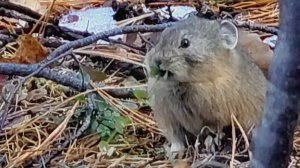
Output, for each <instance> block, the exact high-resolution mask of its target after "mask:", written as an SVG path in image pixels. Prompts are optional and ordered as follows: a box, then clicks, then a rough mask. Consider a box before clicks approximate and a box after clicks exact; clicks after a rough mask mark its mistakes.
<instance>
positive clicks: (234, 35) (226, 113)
mask: <svg viewBox="0 0 300 168" xmlns="http://www.w3.org/2000/svg"><path fill="white" fill-rule="evenodd" d="M145 64H146V65H147V66H146V71H147V74H148V76H149V78H148V92H149V96H150V105H151V107H152V108H153V111H154V117H155V119H156V121H157V122H158V124H159V127H160V128H161V129H162V130H163V131H164V134H165V135H166V137H167V139H168V140H169V141H170V142H171V151H172V152H176V151H182V150H184V148H185V142H186V138H185V137H186V136H188V137H190V136H194V137H195V136H197V135H199V134H200V132H201V129H202V128H203V127H204V126H208V127H210V128H211V129H213V130H215V131H217V130H220V129H222V128H223V127H224V126H229V125H230V124H231V114H233V115H235V116H236V118H237V119H238V121H239V122H240V123H241V125H242V127H243V128H244V129H245V130H248V129H250V127H251V126H253V124H258V123H259V121H260V117H261V112H262V107H263V101H264V97H265V92H266V79H265V76H264V74H263V73H262V71H261V70H260V69H259V68H258V67H257V65H255V64H254V63H253V62H252V61H251V60H250V59H249V57H248V56H247V54H246V52H244V51H243V49H242V47H240V46H239V44H238V30H237V28H236V27H235V25H233V24H232V23H231V22H229V21H226V20H223V21H219V20H208V19H204V18H199V17H197V16H190V17H189V18H188V19H186V20H183V21H180V22H178V23H177V24H176V25H175V26H173V27H170V28H167V29H165V30H164V31H163V32H162V35H161V38H160V40H159V42H158V44H157V45H156V46H155V47H154V48H153V49H152V50H150V51H149V52H148V53H147V55H146V58H145ZM155 69H156V70H155ZM155 71H156V73H153V72H155ZM151 74H152V75H151Z"/></svg>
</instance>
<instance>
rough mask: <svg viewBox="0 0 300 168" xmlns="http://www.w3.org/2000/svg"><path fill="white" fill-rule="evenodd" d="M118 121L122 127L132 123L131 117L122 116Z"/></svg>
mask: <svg viewBox="0 0 300 168" xmlns="http://www.w3.org/2000/svg"><path fill="white" fill-rule="evenodd" d="M118 121H119V122H120V123H121V125H122V126H123V127H125V126H126V125H128V124H130V123H131V120H130V118H129V117H122V116H120V117H118Z"/></svg>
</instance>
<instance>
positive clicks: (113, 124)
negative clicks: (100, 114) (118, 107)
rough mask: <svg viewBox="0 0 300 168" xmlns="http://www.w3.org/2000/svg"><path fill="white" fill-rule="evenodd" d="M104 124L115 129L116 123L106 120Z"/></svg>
mask: <svg viewBox="0 0 300 168" xmlns="http://www.w3.org/2000/svg"><path fill="white" fill-rule="evenodd" d="M102 124H103V125H105V126H107V127H109V128H111V129H114V128H115V122H113V121H110V120H104V121H102Z"/></svg>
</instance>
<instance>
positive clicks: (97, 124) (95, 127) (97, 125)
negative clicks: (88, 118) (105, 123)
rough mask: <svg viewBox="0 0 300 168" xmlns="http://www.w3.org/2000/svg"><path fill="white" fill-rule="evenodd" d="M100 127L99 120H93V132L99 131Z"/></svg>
mask: <svg viewBox="0 0 300 168" xmlns="http://www.w3.org/2000/svg"><path fill="white" fill-rule="evenodd" d="M98 127H99V123H98V121H97V120H93V121H92V125H91V129H92V131H93V132H95V131H97V132H98Z"/></svg>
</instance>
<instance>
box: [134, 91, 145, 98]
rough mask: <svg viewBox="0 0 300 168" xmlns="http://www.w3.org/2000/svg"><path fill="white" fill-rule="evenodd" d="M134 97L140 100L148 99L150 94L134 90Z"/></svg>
mask: <svg viewBox="0 0 300 168" xmlns="http://www.w3.org/2000/svg"><path fill="white" fill-rule="evenodd" d="M133 95H134V96H135V97H136V98H137V99H139V100H141V99H147V98H148V92H147V91H145V90H134V91H133Z"/></svg>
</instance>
